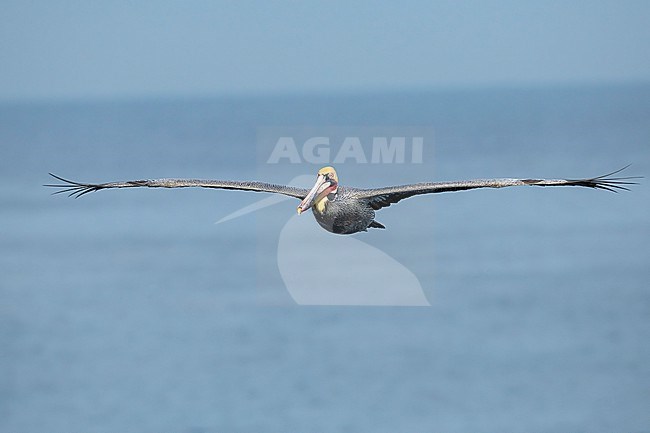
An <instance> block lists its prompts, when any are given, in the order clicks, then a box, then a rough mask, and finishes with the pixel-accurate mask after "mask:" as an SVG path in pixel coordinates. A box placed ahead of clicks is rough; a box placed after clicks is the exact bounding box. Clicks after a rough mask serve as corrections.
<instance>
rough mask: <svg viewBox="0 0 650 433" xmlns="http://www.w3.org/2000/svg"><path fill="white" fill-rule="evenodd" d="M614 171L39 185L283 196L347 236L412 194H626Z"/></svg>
mask: <svg viewBox="0 0 650 433" xmlns="http://www.w3.org/2000/svg"><path fill="white" fill-rule="evenodd" d="M625 168H627V167H623V168H622V169H620V170H617V171H614V172H612V173H609V174H606V175H604V176H598V177H594V178H588V179H479V180H464V181H456V182H427V183H417V184H409V185H400V186H390V187H385V188H375V189H360V188H352V187H345V186H341V185H339V179H338V175H337V173H336V170H334V168H333V167H323V168H321V169H320V170H319V171H318V174H317V176H316V183H315V184H314V186H313V187H312V188H311V189H310V190H307V189H304V188H295V187H291V186H285V185H275V184H269V183H263V182H238V181H228V180H225V181H222V180H194V179H157V180H132V181H126V182H109V183H98V184H92V183H79V182H73V181H70V180H67V179H64V178H62V177H59V176H56V175H53V174H51V173H50V175H51V176H52V177H54V178H55V179H57V180H59V181H61V182H63V184H55V185H45V186H48V187H55V188H60V190H59V191H56V192H55V194H59V193H68V195H69V196H71V197H81V196H82V195H85V194H87V193H89V192H94V191H99V190H101V189H111V188H137V187H149V188H188V187H201V188H216V189H231V190H243V191H255V192H269V193H276V194H283V195H287V196H290V197H294V198H297V199H300V200H301V202H300V204H299V205H298V214H301V213H302V212H304V211H306V210H308V209H312V213H313V214H314V218H315V219H316V221H317V222H318V224H319V225H320V226H321V227H322V228H324V229H325V230H327V231H328V232H331V233H336V234H341V235H349V234H353V233H358V232H364V231H367V230H368V229H369V228H380V229H383V228H385V227H384V226H383V225H382V224H381V223H379V222H377V221H375V211H377V210H379V209H381V208H383V207H388V206H390V205H391V204H393V203H397V202H399V201H400V200H403V199H405V198H409V197H412V196H415V195H421V194H432V193H439V192H451V191H464V190H469V189H476V188H504V187H509V186H520V185H529V186H582V187H587V188H595V189H603V190H607V191H614V192H616V191H617V190H628V188H627V186H628V185H633V184H636V182H631V180H633V179H638V177H612V175H614V174H616V173H619V172H620V171H622V170H624V169H625Z"/></svg>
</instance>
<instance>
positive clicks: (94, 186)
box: [44, 173, 309, 199]
mask: <svg viewBox="0 0 650 433" xmlns="http://www.w3.org/2000/svg"><path fill="white" fill-rule="evenodd" d="M50 176H52V177H53V178H55V179H57V180H59V181H61V182H63V183H61V184H50V185H44V186H49V187H53V188H60V189H59V191H56V192H55V193H54V194H66V193H67V194H68V196H70V197H75V198H78V197H81V196H82V195H84V194H88V193H89V192H95V191H99V190H101V189H111V188H139V187H147V188H192V187H198V188H216V189H236V190H242V191H255V192H270V193H276V194H284V195H288V196H290V197H295V198H298V199H303V198H305V196H306V195H307V193H308V192H309V191H308V190H307V189H304V188H295V187H292V186H286V185H276V184H272V183H264V182H237V181H231V180H197V179H145V180H129V181H126V182H108V183H80V182H74V181H71V180H67V179H64V178H62V177H59V176H57V175H54V174H52V173H50Z"/></svg>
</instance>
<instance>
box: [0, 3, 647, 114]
mask: <svg viewBox="0 0 650 433" xmlns="http://www.w3.org/2000/svg"><path fill="white" fill-rule="evenodd" d="M648 81H650V2H648V1H589V2H585V1H543V2H541V1H536V2H533V1H403V2H370V1H368V2H360V1H329V2H315V1H314V2H307V1H305V2H297V1H296V2H292V1H269V2H264V1H259V2H252V1H229V2H226V1H169V0H158V1H123V0H115V1H108V2H100V1H58V0H49V1H47V0H46V1H38V0H37V1H25V0H16V1H14V0H2V1H1V2H0V101H14V100H43V99H45V100H52V99H55V100H56V99H89V98H109V99H111V98H139V97H170V96H172V97H173V96H218V95H229V96H231V95H268V94H302V93H315V94H329V93H337V92H339V93H342V92H375V91H380V92H381V91H391V92H392V91H402V90H408V91H418V90H427V89H440V88H448V87H455V88H458V87H477V86H478V87H482V86H511V85H512V86H529V85H533V86H538V85H549V84H551V85H553V84H575V83H587V84H594V83H632V82H648Z"/></svg>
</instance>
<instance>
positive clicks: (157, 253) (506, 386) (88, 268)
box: [0, 85, 650, 433]
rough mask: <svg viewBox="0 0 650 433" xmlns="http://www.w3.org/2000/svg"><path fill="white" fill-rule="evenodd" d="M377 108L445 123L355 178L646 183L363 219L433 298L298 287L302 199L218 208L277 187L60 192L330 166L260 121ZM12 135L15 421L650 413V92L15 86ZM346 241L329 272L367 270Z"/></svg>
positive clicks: (38, 428) (396, 419) (447, 203)
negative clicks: (413, 154) (93, 96)
mask: <svg viewBox="0 0 650 433" xmlns="http://www.w3.org/2000/svg"><path fill="white" fill-rule="evenodd" d="M368 126H371V127H394V128H398V129H399V128H400V127H413V126H415V127H428V128H433V130H434V131H435V142H434V143H428V145H427V146H426V147H425V151H424V155H423V163H422V164H409V163H405V164H356V163H354V162H352V161H348V162H346V163H345V164H342V166H340V167H338V166H337V168H338V170H339V176H340V181H341V183H342V184H350V185H353V186H358V187H375V186H382V185H391V184H401V183H410V182H420V181H432V180H458V179H470V178H490V177H522V178H530V177H551V178H561V177H587V176H593V175H599V174H604V173H606V172H608V171H612V170H615V169H617V168H620V167H623V166H624V165H626V164H628V163H632V166H631V167H630V168H628V169H627V170H626V171H625V173H627V174H629V175H641V176H645V177H646V179H644V180H641V184H640V185H636V186H633V187H632V188H631V189H632V191H631V192H625V191H624V192H621V193H619V194H612V193H608V192H605V191H593V190H585V189H577V188H567V189H563V188H560V189H551V188H511V189H504V190H481V191H468V192H462V193H449V194H441V195H436V196H426V197H420V198H414V199H409V200H407V201H404V202H402V203H399V204H398V205H393V206H391V207H390V208H387V209H383V210H381V211H380V213H379V214H378V216H377V219H378V220H379V221H381V222H382V223H383V224H384V225H386V227H387V230H385V231H382V230H374V231H370V232H368V233H362V234H358V235H355V237H356V238H357V239H361V240H363V241H364V242H367V243H368V244H370V245H372V246H374V247H376V248H379V249H381V250H382V251H384V252H385V253H386V254H388V255H390V256H391V257H393V258H394V259H396V260H397V261H399V262H400V263H402V264H404V265H405V266H406V267H407V268H408V269H410V271H411V272H413V273H414V274H415V275H416V276H417V278H418V279H419V281H420V283H421V285H422V288H423V290H424V292H425V295H426V297H427V299H428V300H429V303H430V304H431V306H430V307H350V306H346V307H337V306H310V307H307V306H301V305H296V303H295V302H294V300H293V299H292V298H291V296H290V293H289V292H288V291H287V289H286V288H285V286H284V284H283V281H282V279H281V276H280V273H279V270H278V268H277V266H278V265H277V257H276V256H277V241H278V237H279V233H280V231H281V229H282V227H283V226H284V224H285V223H286V221H287V220H288V218H289V217H291V216H293V215H294V214H295V204H296V203H294V202H291V201H290V202H285V203H281V204H278V205H275V206H273V207H270V208H267V209H265V210H263V211H260V212H257V213H253V214H250V215H246V216H244V217H241V218H239V219H236V220H232V221H229V222H225V223H222V224H214V222H215V221H217V220H219V219H220V218H222V217H224V216H226V215H228V214H229V213H231V212H233V211H236V210H237V209H240V208H241V207H243V206H246V205H249V204H251V203H253V202H255V201H257V200H259V199H260V198H261V196H260V195H259V194H250V193H243V192H231V191H212V190H148V189H140V190H138V189H134V190H122V191H102V192H98V193H96V194H90V195H86V196H84V197H83V198H81V199H78V200H73V199H68V198H66V197H64V196H61V195H59V196H51V195H50V192H51V191H50V190H48V189H46V188H44V187H42V184H45V183H49V182H50V181H51V179H49V178H48V176H47V173H48V172H54V173H56V174H59V175H62V176H64V177H69V178H72V179H74V180H83V181H96V182H103V181H110V180H125V179H142V178H158V177H185V178H216V179H258V180H265V181H272V182H277V183H284V182H288V181H289V180H291V179H292V178H293V177H295V176H298V175H302V174H305V173H314V172H315V170H316V169H317V168H318V166H317V165H313V164H309V163H307V162H303V163H302V164H289V163H285V164H277V165H272V164H266V163H265V162H266V160H267V158H268V149H267V148H266V147H264V146H262V145H261V144H260V143H259V134H260V131H261V130H264V128H268V127H273V128H280V129H282V128H283V127H286V128H289V129H290V128H295V127H314V128H323V129H324V130H327V128H337V127H346V128H352V129H353V128H355V127H359V128H363V127H368ZM0 149H1V155H0V203H1V206H0V227H1V228H0V347H1V349H0V431H3V432H12V433H13V432H43V431H47V432H50V433H59V432H60V433H70V432H122V433H128V432H183V433H213V432H262V431H264V432H266V431H271V432H287V431H296V432H298V431H309V432H339V431H373V432H395V431H410V432H418V431H444V432H468V431H472V432H495V431H501V432H527V433H530V432H566V431H571V432H590V433H593V432H612V431H624V432H648V431H650V411H648V408H649V407H650V246H649V242H648V241H649V239H650V192H649V191H650V190H649V189H648V186H647V182H648V174H649V173H650V86H647V85H639V86H613V87H565V88H538V89H490V90H466V91H461V90H456V91H439V92H423V93H410V94H384V95H347V96H345V95H339V96H328V97H325V96H321V97H317V96H301V97H298V96H293V97H264V98H262V97H260V98H252V97H251V98H222V99H203V100H200V99H189V100H147V101H123V102H117V101H116V102H90V101H89V102H74V103H73V102H68V103H31V104H29V103H25V104H4V105H2V106H0ZM303 217H305V218H311V216H309V215H303ZM313 226H314V230H321V229H320V228H319V227H318V226H317V224H316V223H315V222H313ZM332 236H334V235H332ZM299 248H304V249H305V251H308V250H309V251H312V250H313V249H317V248H319V245H313V244H310V243H308V242H305V244H304V245H302V246H300V247H299ZM336 254H337V251H336V249H335V248H331V249H330V250H328V251H323V257H324V260H323V263H322V266H321V267H315V268H314V269H313V278H314V279H322V278H327V277H328V274H332V273H339V272H350V271H349V270H346V269H342V268H335V267H334V268H333V267H332V266H331V263H332V262H331V261H329V260H327V257H329V256H336ZM305 284H309V281H306V282H305ZM396 284H399V282H396Z"/></svg>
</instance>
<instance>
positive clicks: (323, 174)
mask: <svg viewBox="0 0 650 433" xmlns="http://www.w3.org/2000/svg"><path fill="white" fill-rule="evenodd" d="M338 186H339V178H338V176H336V170H334V167H323V168H321V169H320V170H318V175H317V177H316V184H314V186H313V187H312V189H311V190H310V191H309V193H307V196H306V197H305V198H304V199H303V200H302V201H301V202H300V204H299V205H298V214H301V213H302V212H304V211H306V210H307V209H309V208H310V207H312V206H314V205H318V204H319V203H320V202H321V201H322V200H327V196H328V195H329V194H332V193H336V191H337V189H338ZM317 207H318V206H317Z"/></svg>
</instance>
